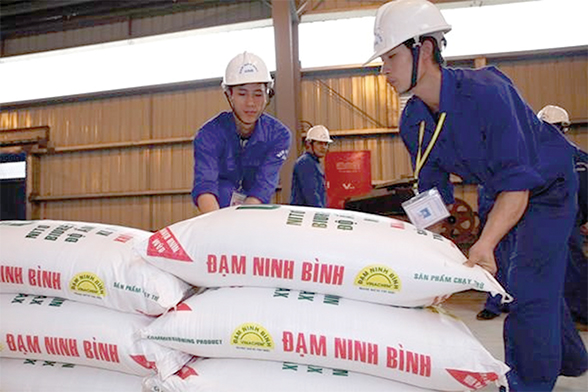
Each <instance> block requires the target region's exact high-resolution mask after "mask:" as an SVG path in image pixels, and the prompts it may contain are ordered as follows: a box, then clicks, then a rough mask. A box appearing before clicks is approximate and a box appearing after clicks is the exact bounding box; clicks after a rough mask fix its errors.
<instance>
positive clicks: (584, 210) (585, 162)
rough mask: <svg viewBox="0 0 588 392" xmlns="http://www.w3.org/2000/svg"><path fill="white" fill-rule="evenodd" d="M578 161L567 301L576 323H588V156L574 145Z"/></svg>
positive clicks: (575, 156)
mask: <svg viewBox="0 0 588 392" xmlns="http://www.w3.org/2000/svg"><path fill="white" fill-rule="evenodd" d="M574 148H575V154H574V162H575V165H576V174H577V175H578V180H579V184H580V188H579V191H578V206H579V209H578V214H577V215H576V225H575V227H574V230H573V231H572V235H571V237H570V240H569V243H568V244H569V247H570V258H569V263H568V267H567V269H566V280H565V288H564V298H565V299H566V303H567V305H568V307H569V308H570V312H571V313H572V318H573V319H574V321H578V322H580V323H582V324H588V259H587V258H586V254H585V253H584V249H583V248H584V241H585V236H584V235H583V234H582V231H581V227H582V225H584V224H585V223H586V221H587V220H588V219H587V218H588V154H586V152H584V151H582V150H581V149H580V148H579V147H577V146H574Z"/></svg>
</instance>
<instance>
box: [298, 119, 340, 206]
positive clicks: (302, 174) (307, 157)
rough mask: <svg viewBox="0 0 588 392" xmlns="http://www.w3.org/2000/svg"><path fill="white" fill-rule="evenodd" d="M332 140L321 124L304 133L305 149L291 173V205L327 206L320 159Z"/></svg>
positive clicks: (323, 172) (325, 153)
mask: <svg viewBox="0 0 588 392" xmlns="http://www.w3.org/2000/svg"><path fill="white" fill-rule="evenodd" d="M332 142H333V140H331V137H330V136H329V130H328V129H327V128H326V127H324V126H323V125H315V126H314V127H312V128H310V129H309V130H308V132H307V133H306V139H305V141H304V146H305V148H306V151H305V152H304V153H303V154H302V155H301V156H300V157H299V158H298V159H297V160H296V163H295V164H294V171H293V173H292V193H291V196H290V204H291V205H297V206H309V207H320V208H324V207H326V206H327V191H326V186H325V171H324V170H323V167H322V165H321V159H323V158H324V157H325V155H327V151H328V150H329V144H330V143H332Z"/></svg>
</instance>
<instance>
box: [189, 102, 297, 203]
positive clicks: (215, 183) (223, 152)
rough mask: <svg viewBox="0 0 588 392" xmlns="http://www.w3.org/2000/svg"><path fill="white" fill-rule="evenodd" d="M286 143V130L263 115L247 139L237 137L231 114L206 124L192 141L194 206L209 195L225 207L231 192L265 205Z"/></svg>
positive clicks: (270, 195)
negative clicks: (205, 195) (256, 199)
mask: <svg viewBox="0 0 588 392" xmlns="http://www.w3.org/2000/svg"><path fill="white" fill-rule="evenodd" d="M290 141H291V133H290V130H289V129H288V128H287V127H286V126H285V125H284V124H282V123H281V122H280V121H278V120H277V119H275V118H274V117H272V116H270V115H268V114H265V113H264V114H262V115H261V116H260V117H259V119H258V120H257V122H256V124H255V129H254V130H253V132H252V134H251V136H250V137H249V138H248V139H242V138H241V137H240V136H239V133H238V132H237V126H236V124H235V118H234V116H233V113H232V112H222V113H220V114H219V115H218V116H216V117H215V118H213V119H211V120H209V121H208V122H207V123H206V124H204V125H203V126H202V128H200V130H199V131H198V134H197V135H196V137H195V138H194V185H193V188H192V199H193V201H194V204H196V206H198V202H197V200H198V196H200V195H201V194H203V193H211V194H213V195H215V196H216V198H217V200H218V203H219V206H220V207H221V208H223V207H227V206H229V205H230V202H231V197H232V194H233V192H239V193H242V194H244V195H246V196H247V197H250V196H252V197H256V198H258V199H259V200H261V202H262V203H269V202H270V201H271V198H272V196H273V194H274V192H275V191H276V187H277V185H278V180H279V171H280V168H281V167H282V165H283V164H284V161H285V160H286V158H287V156H288V150H289V149H290Z"/></svg>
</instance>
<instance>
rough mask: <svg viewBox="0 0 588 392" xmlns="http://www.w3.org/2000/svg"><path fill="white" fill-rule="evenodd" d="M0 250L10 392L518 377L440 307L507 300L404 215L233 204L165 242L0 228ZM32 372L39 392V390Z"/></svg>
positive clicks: (415, 386)
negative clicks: (465, 296)
mask: <svg viewBox="0 0 588 392" xmlns="http://www.w3.org/2000/svg"><path fill="white" fill-rule="evenodd" d="M107 239H108V240H107ZM0 246H1V248H0V257H1V259H0V292H1V293H12V294H1V295H0V299H1V301H0V314H1V315H2V316H1V319H0V333H1V335H0V357H2V358H1V359H0V361H1V362H0V374H1V375H2V377H0V390H2V391H4V390H6V391H19V392H20V391H36V390H57V389H59V390H62V391H64V390H80V389H79V385H80V383H83V384H84V390H85V391H93V390H96V391H98V390H104V391H106V390H108V391H112V390H117V391H127V390H137V391H138V390H141V385H142V388H143V390H144V391H153V392H156V391H157V392H159V391H199V392H204V391H206V392H209V391H210V392H213V391H223V392H225V391H226V392H229V391H231V392H232V391H240V392H263V391H268V392H269V391H272V392H277V391H280V392H282V391H285V392H288V391H292V392H294V391H296V392H299V391H317V392H319V391H320V392H330V391H337V392H345V391H349V392H351V391H363V390H370V391H372V392H380V391H382V392H384V391H386V392H394V391H406V392H411V391H423V390H441V391H464V390H476V389H480V388H483V387H485V386H486V385H488V384H491V383H495V384H498V385H504V384H505V373H506V372H507V371H508V367H507V366H506V365H505V364H504V363H502V362H500V361H498V360H496V359H495V358H493V357H492V356H491V355H490V353H488V351H487V350H486V349H485V348H484V347H483V346H482V345H481V344H480V343H479V342H478V341H477V340H476V338H475V337H474V336H473V335H472V334H471V332H470V331H469V330H468V329H467V327H466V326H465V325H464V324H463V323H462V322H461V321H460V320H458V319H456V318H455V317H453V316H451V315H448V314H446V313H445V312H443V311H442V309H441V308H440V307H437V306H430V305H435V304H437V303H439V302H442V301H443V300H444V299H445V298H447V297H448V296H450V295H451V294H452V293H455V292H459V291H464V290H468V289H477V290H483V291H488V292H491V293H493V294H501V295H503V296H504V297H506V298H509V296H508V294H507V293H505V292H504V290H503V289H502V288H501V287H500V285H499V284H498V283H497V282H496V281H495V280H494V279H493V278H492V276H490V275H489V274H487V273H486V272H485V271H484V270H482V269H481V268H479V267H475V268H468V267H465V266H463V265H462V264H463V262H464V261H465V256H464V255H463V254H462V253H461V252H460V250H459V249H458V248H457V247H456V246H455V245H454V244H453V243H452V242H451V241H449V240H447V239H445V238H443V237H442V236H439V235H435V234H433V233H431V232H428V231H423V230H417V229H416V228H414V227H413V226H412V225H410V224H408V223H406V222H401V221H398V220H395V219H391V218H385V217H381V216H376V215H371V214H365V213H359V212H351V211H342V210H330V209H315V208H308V207H294V206H268V205H262V206H239V207H230V208H225V209H222V210H220V211H217V212H214V213H210V214H206V215H202V216H198V217H196V218H193V219H189V220H185V221H181V222H178V223H175V224H173V225H170V226H168V227H166V228H163V229H162V230H160V231H158V232H156V233H154V234H151V233H147V232H143V231H140V230H136V229H130V228H122V227H117V226H106V225H99V224H89V223H75V222H74V223H70V222H55V221H32V222H16V221H15V222H0ZM51 246H53V247H54V248H52V247H51ZM196 287H198V288H200V290H199V291H198V292H197V293H195V291H194V290H195V288H196ZM18 293H24V294H28V295H23V294H18ZM54 297H58V298H65V299H66V300H65V301H64V300H62V299H58V298H54ZM108 308H110V309H108ZM113 309H114V310H113ZM168 310H169V311H168ZM138 313H139V314H138ZM158 315H160V316H159V317H157V318H155V316H158ZM6 358H17V359H6ZM55 361H60V362H65V363H70V364H75V366H74V367H75V368H76V369H77V370H78V371H80V373H79V374H80V375H79V376H76V377H75V378H74V377H72V374H73V372H72V371H70V370H72V366H71V365H62V364H55ZM45 364H49V365H47V366H44V365H45ZM51 364H52V365H51ZM80 365H81V366H80ZM31 369H33V370H31ZM101 369H104V370H101ZM37 372H38V373H37ZM82 372H83V373H82ZM118 372H122V373H126V374H122V373H118ZM5 374H6V375H8V377H6V376H5ZM21 374H24V375H26V376H21ZM37 374H38V376H39V377H36V376H35V377H34V378H39V379H41V382H42V383H43V386H44V388H35V387H34V386H31V383H32V380H31V379H33V375H37ZM49 375H50V376H51V377H50V378H51V379H54V380H55V383H54V384H48V383H47V378H48V377H49ZM23 377H24V378H23ZM114 385H116V387H114ZM92 387H93V388H94V389H92ZM52 388H53V389H52ZM76 388H77V389H76Z"/></svg>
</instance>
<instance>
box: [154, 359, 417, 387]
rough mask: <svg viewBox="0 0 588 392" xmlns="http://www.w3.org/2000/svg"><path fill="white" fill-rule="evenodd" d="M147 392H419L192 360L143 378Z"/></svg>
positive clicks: (304, 370) (266, 365) (256, 364)
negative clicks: (169, 373)
mask: <svg viewBox="0 0 588 392" xmlns="http://www.w3.org/2000/svg"><path fill="white" fill-rule="evenodd" d="M144 391H148V392H185V391H190V392H237V391H238V392H364V391H365V392H419V391H428V389H422V388H419V387H415V386H412V385H408V384H403V383H399V382H396V381H392V380H386V379H385V378H380V377H373V376H368V375H366V374H361V373H355V372H349V371H347V370H340V369H329V368H324V367H320V366H312V365H302V364H297V363H291V362H274V361H258V360H251V359H203V358H199V359H195V360H193V361H192V362H190V363H189V364H187V365H186V366H184V368H183V369H182V370H180V371H179V372H178V374H176V375H174V376H172V377H169V378H168V379H167V380H165V381H163V380H161V379H160V378H159V377H157V376H150V377H147V378H145V381H144Z"/></svg>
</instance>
